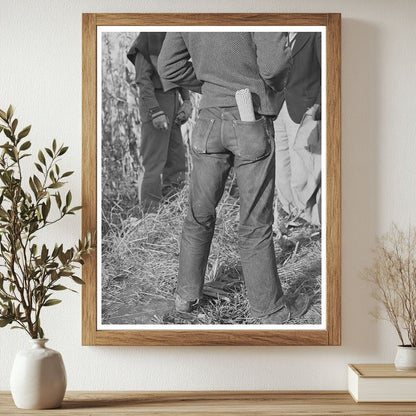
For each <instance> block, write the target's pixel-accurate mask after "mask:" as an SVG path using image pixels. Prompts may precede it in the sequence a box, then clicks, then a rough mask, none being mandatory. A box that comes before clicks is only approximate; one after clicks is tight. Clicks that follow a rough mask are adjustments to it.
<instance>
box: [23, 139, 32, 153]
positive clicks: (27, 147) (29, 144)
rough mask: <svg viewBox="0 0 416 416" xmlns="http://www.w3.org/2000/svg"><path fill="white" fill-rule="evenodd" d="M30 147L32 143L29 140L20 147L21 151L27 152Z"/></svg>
mask: <svg viewBox="0 0 416 416" xmlns="http://www.w3.org/2000/svg"><path fill="white" fill-rule="evenodd" d="M30 146H32V143H30V141H29V140H28V141H27V142H24V143H23V144H22V145H21V146H20V151H23V150H27V149H29V147H30Z"/></svg>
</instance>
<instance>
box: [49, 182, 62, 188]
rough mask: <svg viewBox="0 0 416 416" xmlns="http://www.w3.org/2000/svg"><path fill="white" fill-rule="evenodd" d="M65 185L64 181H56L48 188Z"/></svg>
mask: <svg viewBox="0 0 416 416" xmlns="http://www.w3.org/2000/svg"><path fill="white" fill-rule="evenodd" d="M64 185H65V183H64V182H55V183H52V184H50V185H49V186H48V188H51V189H56V188H62V187H63V186H64Z"/></svg>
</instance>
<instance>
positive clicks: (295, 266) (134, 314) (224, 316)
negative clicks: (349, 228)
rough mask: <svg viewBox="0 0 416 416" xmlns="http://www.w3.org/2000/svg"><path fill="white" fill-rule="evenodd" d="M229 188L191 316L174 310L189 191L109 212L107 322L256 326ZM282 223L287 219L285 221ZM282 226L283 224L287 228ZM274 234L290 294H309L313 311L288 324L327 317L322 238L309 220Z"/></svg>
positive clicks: (105, 253)
mask: <svg viewBox="0 0 416 416" xmlns="http://www.w3.org/2000/svg"><path fill="white" fill-rule="evenodd" d="M230 193H231V192H230V186H229V187H228V190H226V192H225V193H224V197H223V199H222V201H221V203H220V204H219V206H218V219H217V226H216V231H215V236H214V240H213V244H212V249H211V254H210V258H209V262H208V268H207V273H206V276H205V283H206V286H205V290H204V292H205V294H206V295H205V296H204V298H203V300H202V301H201V303H200V305H199V307H198V308H197V309H196V311H195V312H194V313H192V314H185V315H184V314H181V315H180V314H177V313H175V312H174V311H173V299H174V290H175V284H176V276H177V270H178V257H179V244H180V233H181V227H182V222H183V218H184V216H185V213H186V206H187V189H184V190H183V191H182V192H181V193H179V194H177V195H176V196H175V197H173V198H171V199H170V200H167V201H164V203H163V204H161V206H160V209H159V211H158V212H157V213H152V214H148V215H144V216H143V215H141V213H140V212H138V210H137V205H136V204H131V203H129V204H128V205H126V206H124V207H123V206H121V205H122V203H121V202H118V206H113V208H112V211H111V213H107V215H105V217H104V224H103V229H104V230H105V233H104V235H103V240H102V282H103V284H102V311H103V317H102V318H103V320H102V321H103V323H104V324H211V325H218V324H256V323H258V322H257V321H256V320H255V319H253V318H252V317H251V316H250V310H249V305H248V302H247V297H246V294H245V288H244V283H243V278H242V275H241V267H240V264H239V259H238V253H237V226H238V209H239V206H238V198H235V197H234V196H232V195H231V194H230ZM282 224H283V225H284V219H283V218H282ZM281 228H282V227H281ZM282 230H283V234H282V235H281V236H279V237H277V236H276V237H275V240H276V241H275V248H276V258H277V260H278V268H279V276H280V279H281V282H282V286H283V288H284V290H285V291H286V292H290V293H293V292H295V291H297V290H302V291H304V292H306V293H308V294H309V296H310V298H311V305H310V308H309V310H308V312H307V313H306V314H305V315H304V316H303V317H302V318H300V319H298V320H296V321H291V322H290V324H319V323H320V322H321V236H320V232H319V230H318V229H316V228H315V227H311V226H308V225H302V226H298V227H293V228H292V227H284V226H283V228H282Z"/></svg>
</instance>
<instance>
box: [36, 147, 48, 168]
mask: <svg viewBox="0 0 416 416" xmlns="http://www.w3.org/2000/svg"><path fill="white" fill-rule="evenodd" d="M38 159H39V161H40V163H42V164H43V165H45V166H46V160H45V156H44V154H43V153H42V150H39V152H38Z"/></svg>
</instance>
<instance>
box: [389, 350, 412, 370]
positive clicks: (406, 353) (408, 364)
mask: <svg viewBox="0 0 416 416" xmlns="http://www.w3.org/2000/svg"><path fill="white" fill-rule="evenodd" d="M394 365H395V366H396V369H397V370H399V371H415V370H416V347H411V346H409V345H398V346H397V353H396V358H395V360H394Z"/></svg>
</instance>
